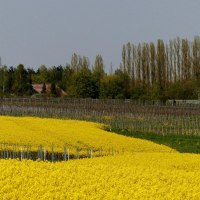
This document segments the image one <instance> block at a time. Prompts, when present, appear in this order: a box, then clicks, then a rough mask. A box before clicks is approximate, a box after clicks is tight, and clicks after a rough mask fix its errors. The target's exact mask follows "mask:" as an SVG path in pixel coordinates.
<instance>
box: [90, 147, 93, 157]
mask: <svg viewBox="0 0 200 200" xmlns="http://www.w3.org/2000/svg"><path fill="white" fill-rule="evenodd" d="M90 158H93V150H92V149H90Z"/></svg>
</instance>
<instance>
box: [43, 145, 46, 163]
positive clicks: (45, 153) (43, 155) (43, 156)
mask: <svg viewBox="0 0 200 200" xmlns="http://www.w3.org/2000/svg"><path fill="white" fill-rule="evenodd" d="M43 157H44V161H45V160H46V149H45V148H44V155H43Z"/></svg>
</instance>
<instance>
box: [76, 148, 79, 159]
mask: <svg viewBox="0 0 200 200" xmlns="http://www.w3.org/2000/svg"><path fill="white" fill-rule="evenodd" d="M76 159H79V148H78V147H76Z"/></svg>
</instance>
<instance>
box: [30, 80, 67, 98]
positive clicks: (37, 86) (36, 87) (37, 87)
mask: <svg viewBox="0 0 200 200" xmlns="http://www.w3.org/2000/svg"><path fill="white" fill-rule="evenodd" d="M43 86H44V84H32V87H33V89H34V91H35V92H36V93H38V94H42V92H43ZM56 90H57V92H58V93H59V94H60V96H67V93H66V92H65V91H64V90H63V89H61V88H60V87H59V86H56ZM50 92H51V84H49V83H48V84H45V93H50Z"/></svg>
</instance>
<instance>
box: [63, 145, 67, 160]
mask: <svg viewBox="0 0 200 200" xmlns="http://www.w3.org/2000/svg"><path fill="white" fill-rule="evenodd" d="M66 160H67V152H66V145H65V146H64V161H66Z"/></svg>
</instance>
